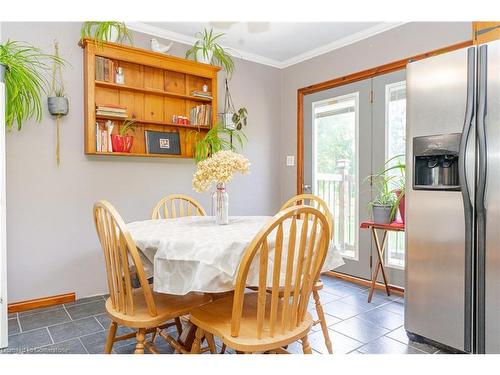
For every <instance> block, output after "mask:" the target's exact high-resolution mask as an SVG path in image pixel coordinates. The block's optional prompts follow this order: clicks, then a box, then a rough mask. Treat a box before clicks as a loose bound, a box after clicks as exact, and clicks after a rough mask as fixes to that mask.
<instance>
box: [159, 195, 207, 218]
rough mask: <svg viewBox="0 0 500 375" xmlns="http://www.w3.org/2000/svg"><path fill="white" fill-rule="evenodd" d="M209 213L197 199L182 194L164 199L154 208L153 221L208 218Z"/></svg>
mask: <svg viewBox="0 0 500 375" xmlns="http://www.w3.org/2000/svg"><path fill="white" fill-rule="evenodd" d="M206 215H207V213H206V212H205V210H204V209H203V207H202V206H201V204H200V203H199V202H198V201H196V200H195V199H193V198H191V197H188V196H187V195H182V194H171V195H167V196H166V197H164V198H162V199H161V200H160V201H159V202H158V203H157V204H156V206H155V208H153V213H152V214H151V219H153V220H155V219H170V218H176V217H184V216H206Z"/></svg>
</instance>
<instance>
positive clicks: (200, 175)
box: [193, 150, 250, 193]
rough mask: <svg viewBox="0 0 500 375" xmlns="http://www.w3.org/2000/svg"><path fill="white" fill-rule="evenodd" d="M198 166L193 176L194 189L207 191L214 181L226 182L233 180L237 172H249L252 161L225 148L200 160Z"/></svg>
mask: <svg viewBox="0 0 500 375" xmlns="http://www.w3.org/2000/svg"><path fill="white" fill-rule="evenodd" d="M197 167H198V168H197V170H196V172H195V174H194V176H193V189H194V190H196V191H197V192H198V193H201V192H204V191H207V190H208V189H209V188H210V187H211V186H212V184H213V183H216V184H225V183H227V182H229V181H231V179H232V178H233V176H234V174H235V173H236V172H239V173H241V174H247V173H248V172H249V170H250V162H249V161H248V159H247V158H245V157H244V156H243V155H240V154H237V153H236V152H233V151H231V150H223V151H218V152H216V153H214V154H213V155H212V156H211V157H209V158H208V159H205V160H203V161H200V162H199V163H198V164H197Z"/></svg>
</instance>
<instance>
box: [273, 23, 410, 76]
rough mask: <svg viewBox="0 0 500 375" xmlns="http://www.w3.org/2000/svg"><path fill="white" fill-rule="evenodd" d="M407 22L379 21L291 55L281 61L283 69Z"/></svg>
mask: <svg viewBox="0 0 500 375" xmlns="http://www.w3.org/2000/svg"><path fill="white" fill-rule="evenodd" d="M406 23H407V22H382V23H379V24H377V25H375V26H372V27H370V28H368V29H365V30H362V31H359V32H357V33H354V34H351V35H348V36H346V37H344V38H341V39H338V40H336V41H334V42H332V43H328V44H325V45H323V46H321V47H318V48H314V49H312V50H309V51H306V52H304V53H301V54H299V55H296V56H294V57H291V58H289V59H287V60H285V61H281V62H280V63H281V66H280V68H281V69H284V68H288V67H289V66H292V65H295V64H298V63H301V62H303V61H306V60H309V59H312V58H314V57H316V56H320V55H324V54H325V53H328V52H332V51H334V50H336V49H339V48H342V47H345V46H348V45H350V44H354V43H356V42H359V41H361V40H363V39H368V38H370V37H372V36H375V35H377V34H380V33H383V32H385V31H389V30H391V29H394V28H396V27H399V26H402V25H404V24H406Z"/></svg>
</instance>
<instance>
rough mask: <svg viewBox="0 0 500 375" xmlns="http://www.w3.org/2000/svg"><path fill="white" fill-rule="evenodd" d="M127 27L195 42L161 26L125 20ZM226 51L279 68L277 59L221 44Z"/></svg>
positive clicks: (149, 33)
mask: <svg viewBox="0 0 500 375" xmlns="http://www.w3.org/2000/svg"><path fill="white" fill-rule="evenodd" d="M126 24H127V27H128V28H129V29H130V30H134V31H137V32H140V33H144V34H148V35H151V36H156V37H158V38H163V39H168V40H172V41H174V42H177V43H182V44H187V45H193V44H194V43H195V42H196V40H197V39H196V38H194V37H192V36H188V35H184V34H179V33H176V32H173V31H170V30H166V29H163V28H161V27H157V26H152V25H148V24H145V23H142V22H126ZM223 47H224V49H225V50H227V52H228V53H229V54H230V55H231V56H233V57H236V58H239V59H242V60H247V61H252V62H256V63H258V64H262V65H268V66H272V67H274V68H280V64H281V63H280V62H279V61H277V60H273V59H269V58H267V57H264V56H260V55H256V54H254V53H251V52H246V51H242V50H239V49H235V48H231V47H225V46H223Z"/></svg>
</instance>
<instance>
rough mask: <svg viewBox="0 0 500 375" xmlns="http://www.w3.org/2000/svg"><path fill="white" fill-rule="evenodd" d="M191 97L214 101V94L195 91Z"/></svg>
mask: <svg viewBox="0 0 500 375" xmlns="http://www.w3.org/2000/svg"><path fill="white" fill-rule="evenodd" d="M191 95H192V96H196V97H198V98H205V99H213V96H212V93H211V92H208V91H199V90H193V91H191Z"/></svg>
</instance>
